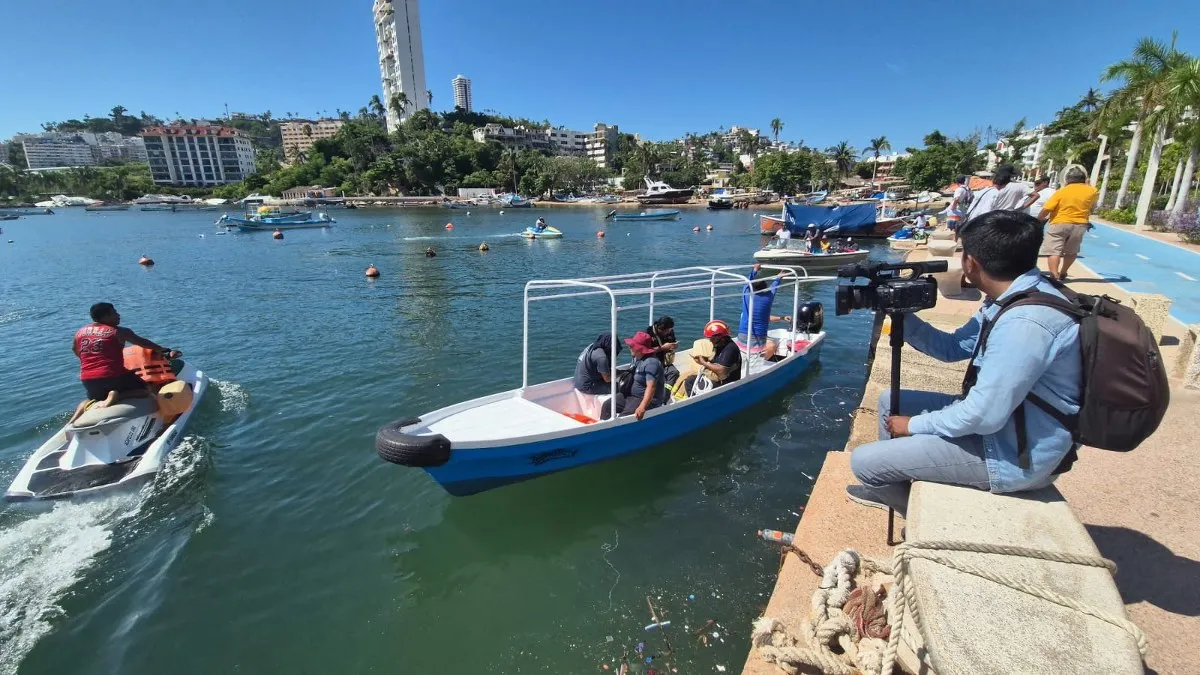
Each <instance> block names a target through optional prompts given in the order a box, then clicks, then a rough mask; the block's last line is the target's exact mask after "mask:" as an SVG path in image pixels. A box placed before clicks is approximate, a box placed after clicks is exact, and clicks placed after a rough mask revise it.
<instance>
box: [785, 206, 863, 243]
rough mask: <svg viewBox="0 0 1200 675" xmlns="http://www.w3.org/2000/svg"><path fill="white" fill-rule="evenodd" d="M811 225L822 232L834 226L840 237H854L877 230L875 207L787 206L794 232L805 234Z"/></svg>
mask: <svg viewBox="0 0 1200 675" xmlns="http://www.w3.org/2000/svg"><path fill="white" fill-rule="evenodd" d="M809 223H813V224H815V225H816V226H817V228H818V229H820V230H821V231H825V230H827V229H829V228H831V227H833V226H834V225H837V226H838V234H839V235H844V236H845V235H849V236H854V235H855V234H858V233H862V232H871V231H872V230H874V229H875V205H874V204H851V205H850V206H802V205H800V204H788V205H787V226H788V228H789V229H791V230H792V231H793V232H804V230H806V229H807V228H808V225H809Z"/></svg>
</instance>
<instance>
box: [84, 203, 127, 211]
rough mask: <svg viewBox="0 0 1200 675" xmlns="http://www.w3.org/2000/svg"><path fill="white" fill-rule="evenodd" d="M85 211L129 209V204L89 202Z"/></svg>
mask: <svg viewBox="0 0 1200 675" xmlns="http://www.w3.org/2000/svg"><path fill="white" fill-rule="evenodd" d="M83 210H84V211H128V210H129V204H89V205H87V206H85V207H83Z"/></svg>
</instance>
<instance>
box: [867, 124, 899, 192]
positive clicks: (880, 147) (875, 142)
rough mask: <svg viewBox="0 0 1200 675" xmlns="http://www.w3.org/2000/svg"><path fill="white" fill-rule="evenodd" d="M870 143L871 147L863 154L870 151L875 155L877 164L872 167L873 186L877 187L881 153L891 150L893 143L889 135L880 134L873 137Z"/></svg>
mask: <svg viewBox="0 0 1200 675" xmlns="http://www.w3.org/2000/svg"><path fill="white" fill-rule="evenodd" d="M868 145H869V146H870V147H868V148H867V149H866V151H864V152H863V154H864V155H865V154H867V153H868V152H869V153H871V154H872V155H874V157H875V166H874V168H872V169H871V187H875V174H876V173H877V172H878V171H879V154H880V153H882V152H887V151H888V150H891V149H892V144H891V143H889V142H888V139H887V136H880V137H879V138H872V139H871V140H870V142H869V144H868Z"/></svg>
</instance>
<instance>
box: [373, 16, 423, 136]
mask: <svg viewBox="0 0 1200 675" xmlns="http://www.w3.org/2000/svg"><path fill="white" fill-rule="evenodd" d="M374 10H375V39H376V41H377V43H378V44H379V75H380V79H381V80H382V81H383V105H384V107H385V108H387V128H388V131H395V129H396V127H397V126H399V124H400V120H401V119H403V118H404V117H406V116H407V115H408V114H409V113H412V112H415V111H417V110H422V109H424V108H427V107H429V98H428V96H427V94H426V92H427V91H428V89H427V88H426V86H425V53H424V52H423V51H422V46H421V17H420V14H419V13H418V12H417V0H375V5H374ZM397 94H404V95H405V96H406V97H408V107H407V108H405V110H404V112H403V114H397V111H396V110H394V109H393V106H392V105H391V102H392V98H393V97H394V96H396V95H397Z"/></svg>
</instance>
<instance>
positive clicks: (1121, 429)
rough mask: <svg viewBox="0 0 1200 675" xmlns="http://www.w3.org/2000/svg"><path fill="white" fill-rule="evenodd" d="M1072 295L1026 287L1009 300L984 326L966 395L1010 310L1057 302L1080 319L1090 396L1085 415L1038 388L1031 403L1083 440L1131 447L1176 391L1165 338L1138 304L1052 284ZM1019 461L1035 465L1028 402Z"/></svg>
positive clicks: (1019, 416) (1066, 463) (1020, 425)
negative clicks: (1161, 341) (1162, 344)
mask: <svg viewBox="0 0 1200 675" xmlns="http://www.w3.org/2000/svg"><path fill="white" fill-rule="evenodd" d="M1052 283H1053V284H1054V287H1055V288H1056V289H1058V291H1059V292H1060V293H1062V294H1063V295H1064V296H1066V300H1064V299H1062V298H1059V297H1057V296H1054V295H1050V294H1049V293H1042V292H1040V291H1025V292H1022V293H1016V294H1014V295H1012V296H1011V297H1008V298H1005V299H1004V301H1003V302H1002V303H1000V311H999V312H998V313H997V314H996V316H995V317H994V318H993V319H992V320H991V321H988V322H987V323H985V324H984V326H983V330H982V331H980V334H979V340H978V342H977V343H976V345H975V354H973V355H972V356H971V361H972V365H971V366H970V367H968V368H967V377H966V379H965V380H964V381H963V394H964V395H965V394H966V392H967V391H969V390H970V388H971V386H972V385H973V384H974V383H975V377H976V375H977V373H978V368H976V367H975V366H974V360H975V356H976V355H978V354H980V353H982V351H983V350H984V349H985V348H986V345H987V338H988V334H989V333H990V332H991V330H992V326H994V325H995V324H996V322H997V321H999V320H1000V317H1001V316H1003V315H1004V313H1005V312H1007V311H1008V310H1010V309H1013V308H1014V307H1023V306H1027V305H1042V306H1045V307H1052V308H1054V309H1056V310H1058V311H1060V312H1062V313H1063V314H1066V315H1068V316H1070V317H1072V318H1074V319H1075V320H1076V321H1077V322H1079V345H1080V348H1081V358H1082V359H1083V383H1082V385H1083V386H1082V388H1081V390H1080V391H1081V394H1082V401H1081V405H1080V408H1079V412H1078V413H1077V414H1074V415H1068V414H1066V413H1063V412H1061V411H1059V410H1057V409H1056V408H1054V406H1052V405H1050V404H1049V403H1048V402H1047V401H1046V400H1045V399H1043V398H1041V397H1040V396H1037V395H1036V394H1034V393H1032V392H1030V393H1029V395H1028V396H1027V397H1026V400H1027V401H1029V402H1030V403H1032V404H1034V405H1036V406H1037V407H1039V408H1041V409H1042V410H1043V411H1044V412H1045V413H1046V414H1047V415H1050V416H1051V417H1053V418H1054V419H1055V420H1057V421H1058V422H1059V424H1062V425H1063V426H1064V427H1066V428H1067V429H1069V430H1070V431H1071V435H1072V437H1073V438H1074V439H1075V442H1076V443H1079V444H1083V445H1088V446H1091V447H1093V448H1099V449H1101V450H1113V451H1116V452H1129V451H1130V450H1133V449H1134V448H1136V447H1138V445H1140V444H1141V443H1142V441H1144V440H1146V438H1148V437H1149V436H1150V434H1152V433H1154V431H1155V430H1156V429H1158V425H1159V423H1160V422H1162V418H1163V415H1165V414H1166V412H1167V405H1168V404H1169V403H1170V401H1171V391H1170V387H1169V385H1168V383H1167V371H1166V368H1165V367H1164V366H1163V362H1162V355H1161V354H1160V353H1159V351H1158V341H1157V340H1156V339H1155V338H1154V334H1153V333H1151V332H1150V329H1149V328H1147V327H1146V324H1145V323H1144V322H1143V321H1142V319H1141V317H1139V316H1138V315H1137V314H1136V313H1134V311H1133V310H1132V309H1130V308H1129V307H1126V306H1124V305H1122V304H1121V303H1120V302H1119V301H1117V300H1114V299H1113V298H1110V297H1108V296H1106V295H1082V294H1079V293H1075V292H1074V291H1072V290H1071V289H1069V288H1067V287H1066V286H1064V285H1062V284H1061V283H1058V282H1056V281H1052ZM1016 424H1017V444H1018V458H1019V464H1020V466H1021V468H1023V469H1027V468H1029V456H1028V452H1027V445H1028V438H1027V434H1026V431H1025V407H1024V405H1021V406H1018V407H1017V411H1016ZM1075 458H1076V455H1075V450H1074V449H1072V450H1071V452H1070V453H1069V454H1068V455H1067V457H1066V458H1064V460H1063V464H1062V465H1060V466H1059V468H1058V469H1057V470H1056V471H1055V473H1062V472H1063V471H1066V470H1068V469H1069V468H1070V465H1071V463H1072V462H1074V461H1075Z"/></svg>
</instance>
